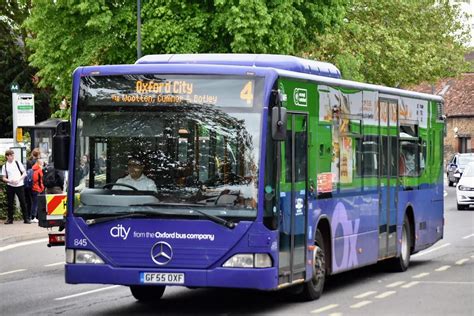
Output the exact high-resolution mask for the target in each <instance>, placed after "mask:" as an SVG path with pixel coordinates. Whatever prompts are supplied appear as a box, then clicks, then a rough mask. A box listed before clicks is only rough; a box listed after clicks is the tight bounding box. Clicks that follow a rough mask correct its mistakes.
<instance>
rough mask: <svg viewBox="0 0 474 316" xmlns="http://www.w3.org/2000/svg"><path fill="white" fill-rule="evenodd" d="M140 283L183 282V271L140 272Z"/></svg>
mask: <svg viewBox="0 0 474 316" xmlns="http://www.w3.org/2000/svg"><path fill="white" fill-rule="evenodd" d="M140 283H143V284H184V273H154V272H142V273H140Z"/></svg>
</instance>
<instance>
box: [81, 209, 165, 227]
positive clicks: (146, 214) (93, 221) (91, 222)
mask: <svg viewBox="0 0 474 316" xmlns="http://www.w3.org/2000/svg"><path fill="white" fill-rule="evenodd" d="M157 214H162V213H157V212H133V213H129V214H122V215H115V216H106V217H99V218H91V219H88V220H86V224H87V225H88V226H91V225H94V224H100V223H105V222H110V221H114V220H117V219H122V218H132V217H150V216H153V215H157Z"/></svg>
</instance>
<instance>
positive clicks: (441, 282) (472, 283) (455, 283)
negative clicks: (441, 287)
mask: <svg viewBox="0 0 474 316" xmlns="http://www.w3.org/2000/svg"><path fill="white" fill-rule="evenodd" d="M421 283H432V284H454V285H471V286H472V285H474V282H450V281H421Z"/></svg>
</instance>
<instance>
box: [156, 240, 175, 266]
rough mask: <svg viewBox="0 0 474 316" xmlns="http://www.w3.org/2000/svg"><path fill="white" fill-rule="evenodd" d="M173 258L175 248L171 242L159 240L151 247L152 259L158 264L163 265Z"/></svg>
mask: <svg viewBox="0 0 474 316" xmlns="http://www.w3.org/2000/svg"><path fill="white" fill-rule="evenodd" d="M171 258H173V249H172V248H171V246H170V244H168V243H167V242H164V241H159V242H157V243H156V244H154V245H153V247H151V260H153V262H155V263H156V264H158V265H160V266H163V265H165V264H167V263H168V262H170V260H171Z"/></svg>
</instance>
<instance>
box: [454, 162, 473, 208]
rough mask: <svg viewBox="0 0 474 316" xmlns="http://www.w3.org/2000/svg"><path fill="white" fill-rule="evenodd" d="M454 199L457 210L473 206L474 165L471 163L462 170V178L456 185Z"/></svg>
mask: <svg viewBox="0 0 474 316" xmlns="http://www.w3.org/2000/svg"><path fill="white" fill-rule="evenodd" d="M456 199H457V202H458V210H463V209H464V208H469V207H470V206H471V205H474V163H472V162H471V163H469V165H468V166H467V167H466V169H464V172H463V174H462V177H461V179H459V182H458V184H457V185H456Z"/></svg>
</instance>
